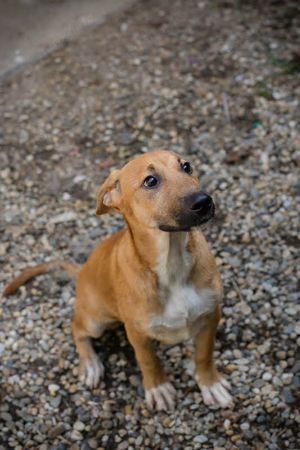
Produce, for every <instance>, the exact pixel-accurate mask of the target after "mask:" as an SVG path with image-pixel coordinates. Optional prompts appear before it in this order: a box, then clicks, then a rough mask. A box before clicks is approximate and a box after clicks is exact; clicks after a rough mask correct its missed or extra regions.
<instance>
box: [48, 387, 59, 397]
mask: <svg viewBox="0 0 300 450" xmlns="http://www.w3.org/2000/svg"><path fill="white" fill-rule="evenodd" d="M59 389H60V386H59V385H58V384H49V386H48V391H49V392H50V394H51V395H55V394H56V393H57V391H58V390H59Z"/></svg>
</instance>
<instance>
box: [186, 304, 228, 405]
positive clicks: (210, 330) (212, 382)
mask: <svg viewBox="0 0 300 450" xmlns="http://www.w3.org/2000/svg"><path fill="white" fill-rule="evenodd" d="M219 320H220V308H219V306H218V307H217V308H216V310H215V312H214V313H213V314H212V315H211V316H210V317H209V318H208V319H207V322H206V324H205V327H204V328H203V329H201V330H200V332H199V334H198V335H197V336H196V353H195V363H196V380H197V382H198V385H199V387H200V389H201V392H202V395H203V400H204V403H205V404H206V405H215V404H219V405H220V406H222V407H227V406H229V405H230V404H232V397H231V395H230V394H229V393H228V389H230V385H229V383H228V382H227V381H226V380H225V379H224V378H223V377H222V375H221V374H220V373H219V372H218V371H217V369H216V367H215V363H214V357H213V352H214V343H215V334H216V329H217V326H218V323H219Z"/></svg>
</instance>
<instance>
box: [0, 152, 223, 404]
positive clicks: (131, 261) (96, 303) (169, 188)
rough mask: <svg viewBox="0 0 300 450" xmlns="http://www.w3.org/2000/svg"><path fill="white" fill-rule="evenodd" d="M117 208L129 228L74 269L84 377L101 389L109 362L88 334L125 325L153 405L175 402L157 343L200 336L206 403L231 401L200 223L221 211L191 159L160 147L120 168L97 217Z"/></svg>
mask: <svg viewBox="0 0 300 450" xmlns="http://www.w3.org/2000/svg"><path fill="white" fill-rule="evenodd" d="M111 210H118V211H120V212H121V213H122V214H123V215H124V218H125V221H126V223H127V227H125V228H124V229H122V230H121V231H119V232H117V233H115V234H113V235H112V236H110V237H109V238H107V239H106V240H105V241H104V242H102V243H101V244H100V245H99V246H98V247H97V248H96V249H95V251H94V252H93V253H92V254H91V256H90V257H89V259H88V261H87V262H86V263H85V264H84V266H83V267H82V269H81V270H80V271H79V274H78V276H77V296H76V307H75V316H74V320H73V325H72V329H73V336H74V340H75V343H76V348H77V351H78V353H79V358H80V369H81V375H82V379H83V381H84V382H85V383H86V384H87V385H88V386H89V387H91V388H93V387H95V386H96V385H97V384H98V382H99V380H100V378H101V376H102V375H103V370H104V368H103V364H102V363H101V361H100V360H99V358H98V356H97V355H96V353H95V351H94V349H93V347H92V343H91V338H99V337H100V336H101V335H102V333H103V332H104V330H105V329H107V328H108V327H110V326H111V325H112V324H114V323H115V322H123V323H124V325H125V329H126V332H127V336H128V339H129V341H130V342H131V344H132V346H133V347H134V350H135V355H136V358H137V361H138V363H139V366H140V368H141V370H142V373H143V382H144V388H145V393H146V402H147V405H148V407H149V408H156V409H159V410H160V409H168V408H172V407H173V406H174V397H175V390H174V388H173V387H172V385H171V384H170V383H169V382H168V381H167V377H166V375H165V373H164V370H163V368H162V366H161V364H160V361H159V360H158V358H157V357H156V355H155V353H154V350H153V348H152V340H154V339H155V340H158V341H160V342H163V343H167V344H175V343H178V342H181V341H183V340H186V339H189V338H194V339H195V344H196V350H195V364H196V380H197V383H198V385H199V387H200V389H201V391H202V395H203V399H204V402H205V403H206V404H207V405H213V404H219V405H221V406H228V405H229V404H231V402H232V399H231V396H230V394H229V393H228V391H227V389H228V388H229V385H228V383H227V382H226V381H225V380H224V378H223V377H222V376H221V375H220V374H219V373H218V371H217V369H216V368H215V364H214V361H213V350H214V339H215V332H216V328H217V325H218V322H219V319H220V306H219V303H220V301H221V300H222V295H223V293H222V284H221V280H220V275H219V272H218V269H217V266H216V262H215V259H214V257H213V255H212V254H211V252H210V250H209V247H208V244H207V242H206V240H205V238H204V236H203V234H202V233H201V231H200V230H199V229H198V228H197V227H199V226H200V225H201V224H203V223H204V222H206V221H208V220H209V219H210V218H211V217H212V216H213V215H214V204H213V201H212V199H211V197H209V196H208V195H207V194H205V193H204V192H202V191H201V190H200V186H199V181H198V179H197V177H196V176H195V175H194V174H193V172H192V168H191V166H190V164H189V163H188V162H186V161H185V160H183V159H182V158H181V157H180V156H178V155H177V154H175V153H173V152H169V151H155V152H151V153H147V154H145V155H142V156H139V157H137V158H136V159H133V160H132V161H130V162H129V163H128V164H126V165H125V166H124V167H123V168H122V169H121V170H115V171H113V172H112V173H111V174H110V176H109V177H108V178H107V180H106V181H105V183H104V184H103V185H102V186H101V187H100V188H99V191H98V194H97V214H105V213H107V212H109V211H111ZM57 266H62V267H64V268H65V269H66V270H68V271H69V272H71V273H73V274H76V273H77V272H78V268H77V267H76V266H75V265H72V264H71V263H67V262H64V261H56V262H53V263H49V264H47V263H46V264H42V265H39V266H36V267H35V268H32V269H27V271H24V272H23V273H22V274H21V275H20V276H19V277H18V278H17V279H16V280H14V281H13V282H12V283H11V284H10V285H9V286H7V288H6V290H5V292H4V294H6V295H8V294H10V293H12V292H13V291H14V290H15V289H16V288H17V287H19V286H20V285H21V284H22V283H24V282H25V281H27V280H28V279H29V278H31V277H32V276H35V275H37V274H39V273H43V272H45V271H47V270H49V269H52V268H54V267H57Z"/></svg>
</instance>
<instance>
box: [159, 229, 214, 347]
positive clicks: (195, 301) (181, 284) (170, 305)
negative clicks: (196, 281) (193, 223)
mask: <svg viewBox="0 0 300 450" xmlns="http://www.w3.org/2000/svg"><path fill="white" fill-rule="evenodd" d="M168 250H169V251H168V253H167V257H166V256H165V257H163V256H164V255H163V253H162V257H161V259H160V261H159V264H158V269H157V274H158V277H159V295H160V302H161V305H162V311H161V312H160V314H154V315H152V317H151V319H150V333H151V335H152V336H153V337H155V338H156V339H158V340H160V341H162V342H165V343H167V344H173V343H176V342H180V341H182V340H186V339H189V338H190V337H192V336H194V335H195V334H196V333H197V332H198V331H199V329H200V328H201V326H202V325H203V320H205V318H204V316H205V315H206V314H207V313H209V312H211V311H213V310H214V308H215V305H216V297H215V295H214V293H213V292H212V291H211V290H210V289H202V290H198V289H197V288H196V286H194V285H193V283H192V281H191V280H190V273H191V270H192V257H191V255H190V253H189V252H188V251H187V249H186V242H185V241H184V240H183V238H182V237H179V236H175V237H174V238H173V241H171V242H170V246H169V249H168Z"/></svg>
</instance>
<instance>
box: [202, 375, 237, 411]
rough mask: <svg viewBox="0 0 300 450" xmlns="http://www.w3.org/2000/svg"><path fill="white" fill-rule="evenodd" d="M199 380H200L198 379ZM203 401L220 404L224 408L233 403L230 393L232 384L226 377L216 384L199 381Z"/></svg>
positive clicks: (210, 404)
mask: <svg viewBox="0 0 300 450" xmlns="http://www.w3.org/2000/svg"><path fill="white" fill-rule="evenodd" d="M197 381H198V380H197ZM198 386H199V388H200V390H201V393H202V396H203V401H204V403H205V404H206V405H208V406H212V405H219V406H221V407H222V408H226V407H228V406H232V405H233V399H232V397H231V395H230V394H229V392H228V390H229V389H230V384H229V383H228V381H226V380H225V379H224V378H221V379H220V380H219V381H217V382H216V383H214V384H211V385H207V384H203V383H200V382H199V381H198Z"/></svg>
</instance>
